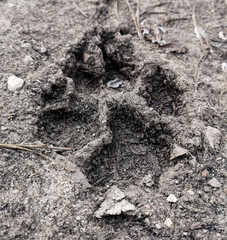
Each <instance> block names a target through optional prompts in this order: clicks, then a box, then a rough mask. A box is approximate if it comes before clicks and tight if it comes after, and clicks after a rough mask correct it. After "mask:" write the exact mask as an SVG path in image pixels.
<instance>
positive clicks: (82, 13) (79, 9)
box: [75, 5, 88, 18]
mask: <svg viewBox="0 0 227 240" xmlns="http://www.w3.org/2000/svg"><path fill="white" fill-rule="evenodd" d="M75 7H76V9H77V10H78V11H79V12H80V14H81V15H83V16H84V17H86V18H88V16H87V15H86V13H84V12H83V11H82V10H81V8H80V7H78V6H77V5H75Z"/></svg>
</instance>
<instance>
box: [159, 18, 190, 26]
mask: <svg viewBox="0 0 227 240" xmlns="http://www.w3.org/2000/svg"><path fill="white" fill-rule="evenodd" d="M187 19H188V18H187V17H181V18H169V19H167V20H165V21H164V22H162V23H161V24H160V25H164V24H167V23H170V22H174V21H181V20H187Z"/></svg>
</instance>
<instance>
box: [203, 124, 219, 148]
mask: <svg viewBox="0 0 227 240" xmlns="http://www.w3.org/2000/svg"><path fill="white" fill-rule="evenodd" d="M205 137H206V139H207V141H208V143H209V145H210V147H211V148H213V149H214V148H215V147H217V146H218V145H219V143H220V137H221V132H220V131H219V130H218V129H217V128H213V127H210V126H208V127H206V130H205Z"/></svg>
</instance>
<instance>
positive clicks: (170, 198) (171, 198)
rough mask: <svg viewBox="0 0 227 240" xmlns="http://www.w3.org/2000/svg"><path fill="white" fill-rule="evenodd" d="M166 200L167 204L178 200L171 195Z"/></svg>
mask: <svg viewBox="0 0 227 240" xmlns="http://www.w3.org/2000/svg"><path fill="white" fill-rule="evenodd" d="M166 200H167V201H168V202H172V203H175V202H177V201H178V199H177V198H176V196H175V195H173V194H170V195H169V196H168V197H167V198H166Z"/></svg>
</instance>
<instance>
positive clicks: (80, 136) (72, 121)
mask: <svg viewBox="0 0 227 240" xmlns="http://www.w3.org/2000/svg"><path fill="white" fill-rule="evenodd" d="M95 122H97V108H96V106H92V105H90V106H89V105H87V106H85V109H84V111H79V110H74V111H73V110H72V111H67V110H64V109H59V110H50V111H47V112H44V113H43V114H42V115H41V116H40V117H39V120H38V122H37V125H38V133H37V135H38V136H37V137H38V139H40V140H41V141H42V142H45V143H48V144H53V145H56V146H65V147H67V146H68V147H74V148H75V149H78V148H79V147H81V146H83V145H85V144H86V143H87V141H89V140H91V139H93V138H94V137H95V135H97V132H98V125H96V124H95Z"/></svg>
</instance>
